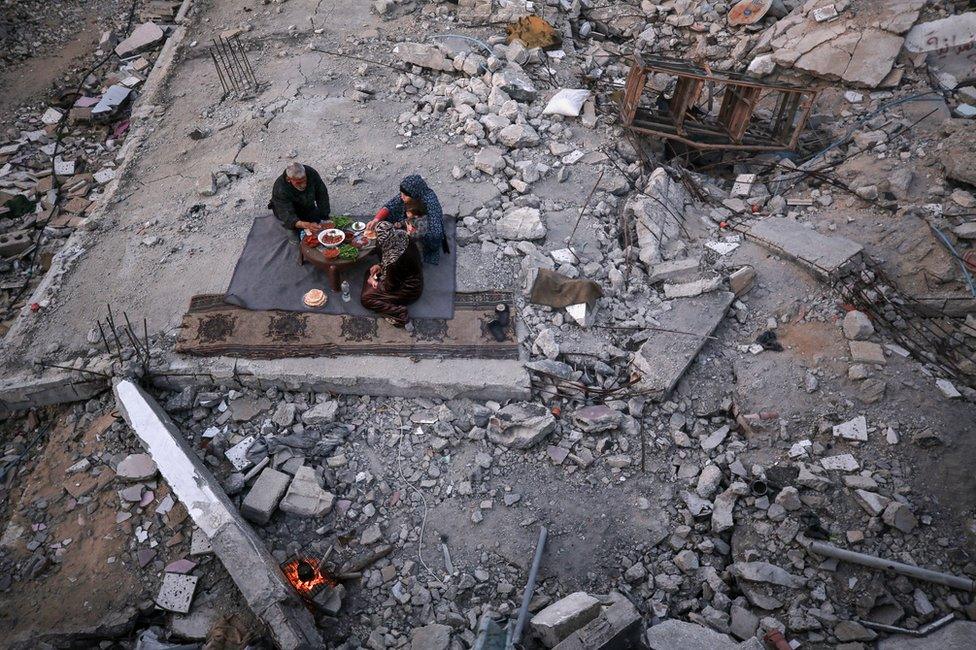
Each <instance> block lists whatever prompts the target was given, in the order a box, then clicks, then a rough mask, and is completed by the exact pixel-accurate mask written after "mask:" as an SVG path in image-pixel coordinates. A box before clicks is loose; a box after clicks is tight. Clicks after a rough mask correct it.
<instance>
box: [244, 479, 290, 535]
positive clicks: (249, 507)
mask: <svg viewBox="0 0 976 650" xmlns="http://www.w3.org/2000/svg"><path fill="white" fill-rule="evenodd" d="M290 481H291V477H290V476H288V475H287V474H285V473H284V472H279V471H278V470H276V469H272V468H271V467H266V468H265V469H264V470H263V471H262V472H261V474H260V475H259V476H258V479H257V480H256V481H255V482H254V486H253V487H252V488H251V491H250V492H248V493H247V496H246V497H244V501H243V503H241V514H242V515H244V518H245V519H249V520H250V521H253V522H254V523H256V524H261V525H264V524H266V523H268V522H269V521H271V515H273V514H274V511H275V509H276V508H277V507H278V502H279V501H281V497H282V496H284V494H285V491H286V490H287V489H288V483H289V482H290Z"/></svg>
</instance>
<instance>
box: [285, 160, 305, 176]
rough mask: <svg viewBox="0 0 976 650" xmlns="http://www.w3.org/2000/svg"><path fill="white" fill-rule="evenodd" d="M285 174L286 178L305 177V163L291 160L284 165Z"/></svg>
mask: <svg viewBox="0 0 976 650" xmlns="http://www.w3.org/2000/svg"><path fill="white" fill-rule="evenodd" d="M285 176H287V177H288V178H305V165H303V164H302V163H297V162H293V163H291V164H290V165H288V166H287V167H285Z"/></svg>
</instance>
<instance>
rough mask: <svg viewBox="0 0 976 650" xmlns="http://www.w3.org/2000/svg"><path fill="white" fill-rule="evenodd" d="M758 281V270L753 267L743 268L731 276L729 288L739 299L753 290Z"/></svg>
mask: <svg viewBox="0 0 976 650" xmlns="http://www.w3.org/2000/svg"><path fill="white" fill-rule="evenodd" d="M755 281H756V269H754V268H753V267H751V266H743V267H742V268H741V269H737V270H736V271H733V273H732V275H730V276H729V288H730V289H732V293H734V294H735V297H736V298H739V297H741V296H743V295H745V294H746V293H748V292H749V290H750V289H752V285H753V284H754V283H755Z"/></svg>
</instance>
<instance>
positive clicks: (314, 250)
mask: <svg viewBox="0 0 976 650" xmlns="http://www.w3.org/2000/svg"><path fill="white" fill-rule="evenodd" d="M298 245H299V248H300V251H301V255H300V257H299V260H298V263H299V264H304V263H305V262H308V263H309V264H311V265H312V266H314V267H315V268H317V269H322V270H323V271H325V272H326V274H328V276H329V286H330V287H332V290H333V291H341V290H342V288H341V285H342V272H343V271H344V270H346V269H349V268H352V267H353V266H356V265H357V264H359V263H360V262H361V261H362V260H363V259H365V258H366V257H368V256H369V255H370V253H372V252H373V251H374V250H375V249H376V243H375V242H369V243H367V244H366V245H365V246H363V247H362V248H360V249H359V257H357V258H356V259H354V260H344V259H341V258H339V257H336V258H333V259H328V258H326V256H325V254H324V253H323V251H324V250H325V249H324V248H323V247H321V246H314V247H313V246H306V245H305V238H304V237H302V238H301V240H300V241H299V244H298Z"/></svg>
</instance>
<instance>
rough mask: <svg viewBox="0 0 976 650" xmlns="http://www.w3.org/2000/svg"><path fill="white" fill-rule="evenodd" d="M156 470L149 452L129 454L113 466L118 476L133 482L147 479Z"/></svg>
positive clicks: (152, 475)
mask: <svg viewBox="0 0 976 650" xmlns="http://www.w3.org/2000/svg"><path fill="white" fill-rule="evenodd" d="M156 472H157V468H156V463H155V462H154V461H153V459H152V457H151V456H150V455H149V454H129V455H128V456H126V457H125V458H123V459H122V462H120V463H119V464H118V466H117V467H116V468H115V473H116V475H117V476H118V477H119V478H121V479H124V480H126V481H133V482H137V481H148V480H149V479H151V478H153V477H154V476H156Z"/></svg>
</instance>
